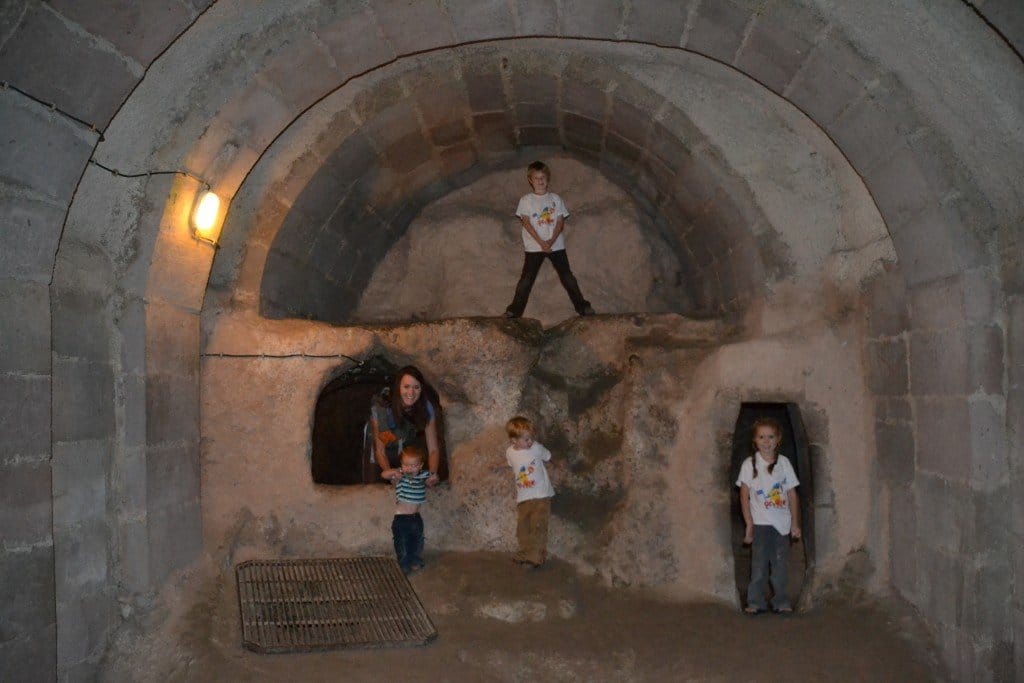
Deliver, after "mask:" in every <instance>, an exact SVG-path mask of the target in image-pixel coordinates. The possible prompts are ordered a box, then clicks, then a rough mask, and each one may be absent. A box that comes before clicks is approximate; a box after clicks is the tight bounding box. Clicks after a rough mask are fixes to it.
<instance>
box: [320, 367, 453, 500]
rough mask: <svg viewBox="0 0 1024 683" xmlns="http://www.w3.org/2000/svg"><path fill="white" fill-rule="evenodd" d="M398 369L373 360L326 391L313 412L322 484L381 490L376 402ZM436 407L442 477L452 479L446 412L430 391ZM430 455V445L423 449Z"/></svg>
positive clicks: (426, 389) (428, 391)
mask: <svg viewBox="0 0 1024 683" xmlns="http://www.w3.org/2000/svg"><path fill="white" fill-rule="evenodd" d="M397 369H398V367H397V366H396V365H395V364H394V363H391V362H390V361H388V360H387V359H386V358H383V357H382V356H372V357H370V358H368V359H367V360H365V361H363V362H361V363H359V364H358V365H356V366H354V367H352V368H350V369H348V370H345V371H344V372H342V373H341V374H340V375H339V376H338V377H336V378H335V379H333V380H332V381H331V382H330V383H328V384H327V386H326V387H324V389H323V391H322V392H320V396H319V397H318V398H317V401H316V407H315V409H314V412H313V432H312V456H311V463H310V464H311V469H312V476H313V482H314V483H316V484H332V485H355V484H381V483H384V480H383V479H381V476H380V473H381V470H380V466H379V465H377V463H376V461H375V460H374V458H373V450H372V449H373V445H372V436H370V432H369V423H368V420H369V417H370V401H371V400H372V398H373V397H374V396H376V395H378V394H380V392H381V391H382V390H383V389H384V388H385V387H388V386H390V384H391V380H392V378H393V377H394V373H395V371H396V370H397ZM424 392H425V393H426V396H427V399H428V400H429V401H430V402H431V403H433V404H434V406H436V413H435V420H437V439H438V447H439V449H440V453H441V462H440V466H439V467H438V475H439V476H440V478H441V481H446V480H447V479H448V456H447V450H446V448H445V438H444V409H443V408H442V407H441V403H440V401H439V400H438V395H437V391H436V390H435V389H434V388H433V387H431V386H430V385H427V386H425V387H424ZM419 445H420V446H421V447H422V448H423V449H424V452H426V443H425V442H424V443H421V444H419Z"/></svg>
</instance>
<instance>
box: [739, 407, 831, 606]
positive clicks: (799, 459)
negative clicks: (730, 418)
mask: <svg viewBox="0 0 1024 683" xmlns="http://www.w3.org/2000/svg"><path fill="white" fill-rule="evenodd" d="M760 418H770V419H773V420H775V421H776V422H777V423H778V424H779V425H780V426H781V427H782V443H781V445H780V446H779V450H778V452H779V454H780V455H784V456H786V458H787V459H788V460H789V461H790V464H791V465H792V466H793V469H794V470H795V472H796V476H797V479H798V480H799V481H800V485H799V486H798V487H797V489H796V491H797V494H798V496H799V501H800V526H801V530H802V532H803V533H802V536H803V538H802V539H801V540H800V541H799V542H795V541H792V542H791V546H790V553H789V562H788V564H787V569H788V572H787V574H788V576H787V582H786V584H787V587H786V593H787V595H788V596H789V599H790V602H791V603H792V604H793V605H794V606H796V605H799V604H800V599H801V596H802V594H803V591H804V587H805V586H807V585H809V584H810V580H811V575H812V572H813V569H814V500H813V491H814V483H813V473H812V472H811V454H810V442H809V440H808V438H807V432H806V430H805V429H804V424H803V420H802V419H801V417H800V409H799V407H798V406H797V405H796V404H795V403H760V402H751V403H743V404H742V405H741V406H740V413H739V416H738V417H737V418H736V426H735V429H734V431H733V438H732V456H731V463H730V467H729V481H728V486H729V491H730V501H731V505H730V506H729V510H730V515H731V522H732V549H733V559H734V567H735V577H736V590H737V591H738V592H739V596H740V602H741V604H742V606H743V607H744V608H746V606H747V587H748V585H749V583H750V567H751V547H750V546H746V545H744V544H743V534H744V523H743V512H742V510H741V508H740V489H739V487H738V486H736V480H737V478H738V477H739V474H740V468H741V467H742V465H743V462H744V461H745V460H746V459H748V458H749V457H750V456H751V455H752V454H753V452H754V448H753V439H754V428H753V425H754V422H755V421H757V420H758V419H760ZM768 594H769V596H770V595H771V586H770V585H769V587H768Z"/></svg>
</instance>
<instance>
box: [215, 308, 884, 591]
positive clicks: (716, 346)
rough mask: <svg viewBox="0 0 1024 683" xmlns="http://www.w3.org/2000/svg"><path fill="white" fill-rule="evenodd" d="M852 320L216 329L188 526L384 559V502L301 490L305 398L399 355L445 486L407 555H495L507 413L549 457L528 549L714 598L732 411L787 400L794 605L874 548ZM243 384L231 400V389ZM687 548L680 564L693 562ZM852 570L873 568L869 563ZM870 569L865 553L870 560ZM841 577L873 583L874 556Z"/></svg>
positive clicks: (866, 432) (723, 551)
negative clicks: (850, 348)
mask: <svg viewBox="0 0 1024 683" xmlns="http://www.w3.org/2000/svg"><path fill="white" fill-rule="evenodd" d="M856 334H857V329H856V325H852V326H851V325H846V326H838V327H828V326H824V325H821V326H818V327H817V328H816V329H808V328H804V329H802V330H801V331H800V332H799V333H795V332H794V333H790V334H786V335H780V336H779V337H778V338H775V339H771V340H750V341H748V340H742V339H736V338H735V337H736V330H735V329H734V328H730V327H729V326H727V325H724V324H722V323H720V322H713V321H705V322H697V321H689V320H687V319H685V318H682V317H679V316H677V315H673V314H663V315H657V316H656V315H649V316H643V315H636V316H600V317H599V318H595V319H586V320H576V321H569V322H566V323H563V324H562V325H559V326H558V327H555V328H551V329H549V330H546V331H545V330H542V329H541V328H540V326H539V325H538V324H537V323H536V322H530V321H526V322H506V321H501V320H498V319H495V320H482V319H479V320H464V319H463V320H452V321H444V322H436V323H416V324H413V325H402V326H398V327H384V328H368V329H363V328H359V329H357V328H331V327H327V326H323V325H317V324H310V323H301V322H291V321H281V322H271V321H258V320H252V319H250V320H248V321H245V320H242V319H238V320H233V321H230V322H228V321H225V323H224V324H223V325H222V326H221V328H220V330H219V331H218V333H217V334H216V335H214V336H213V337H212V338H211V339H210V341H209V343H208V346H207V351H206V352H205V354H204V360H203V385H202V396H203V404H202V414H203V434H204V440H203V443H204V446H203V462H204V465H203V480H202V486H203V491H204V495H205V496H206V497H205V499H204V505H203V514H204V521H203V528H204V531H205V533H206V538H207V541H206V545H207V548H209V549H212V552H213V554H214V559H215V560H216V561H218V562H221V561H229V562H237V561H241V560H244V559H250V558H251V557H254V556H258V555H259V554H260V553H264V554H265V553H267V552H272V553H282V554H284V555H296V556H297V555H302V554H308V553H309V552H310V549H311V548H313V549H315V551H318V552H323V553H328V554H348V553H360V552H373V553H388V552H389V549H390V535H389V532H388V529H389V528H390V527H389V524H390V517H391V515H392V514H393V509H394V507H393V506H394V492H393V491H392V490H391V488H390V487H388V486H386V485H378V486H344V487H339V486H324V485H316V484H314V483H313V482H312V478H311V474H310V448H311V446H310V443H311V432H312V416H313V411H314V407H315V404H316V399H317V397H318V395H319V392H320V391H321V390H322V389H323V387H324V386H326V384H327V383H328V382H329V381H330V379H332V378H333V377H335V376H337V375H338V374H340V373H341V372H343V371H344V370H345V369H346V368H349V367H351V366H352V361H350V360H348V358H346V357H350V358H355V359H359V358H367V357H369V356H372V355H376V354H382V355H384V356H385V357H388V358H391V359H393V361H394V362H396V363H399V364H403V363H406V362H414V363H416V364H417V365H419V367H420V368H421V369H422V370H423V371H424V373H425V374H426V376H427V377H428V380H430V381H432V382H433V383H434V385H435V387H436V388H437V389H438V391H439V394H440V398H441V402H442V405H443V407H444V410H445V420H446V423H447V428H448V431H447V437H448V443H449V451H450V467H451V478H450V482H449V484H447V485H444V486H442V487H440V488H438V489H437V490H435V491H433V492H431V493H430V495H429V501H428V503H427V505H426V507H425V508H424V511H423V514H424V516H425V518H426V523H427V529H428V531H427V538H428V541H427V545H428V549H429V550H472V549H493V550H502V551H510V550H512V549H513V546H514V543H515V540H514V538H515V534H514V525H515V522H514V511H513V510H514V491H513V487H512V482H511V477H510V474H509V472H508V471H507V470H508V467H507V465H506V464H505V462H504V449H505V447H506V446H507V437H506V436H505V434H504V423H505V421H506V420H507V419H508V417H510V416H512V415H514V414H517V413H521V412H525V413H526V414H529V415H531V416H532V417H533V418H534V419H535V420H536V421H537V424H538V426H539V431H540V435H541V438H542V440H543V442H544V443H545V444H546V445H548V447H549V448H550V449H551V450H552V452H553V453H554V460H553V461H552V463H551V468H550V472H551V476H552V480H553V483H554V485H555V488H556V491H557V495H556V498H555V499H554V501H553V513H552V514H553V521H552V531H551V535H552V537H551V543H550V551H551V552H552V554H554V555H555V556H558V557H560V558H561V559H564V560H566V561H568V562H571V563H573V564H575V565H577V566H578V567H579V568H580V569H581V570H583V571H585V572H588V573H597V574H599V575H600V576H602V577H603V578H605V579H606V580H607V581H609V582H610V583H613V584H615V585H643V586H649V587H655V588H657V589H658V590H660V591H662V592H663V593H664V594H666V595H671V596H673V597H676V598H688V599H711V600H716V601H723V602H727V603H736V602H737V600H738V596H737V595H736V591H735V581H734V578H733V573H732V572H733V558H732V546H731V521H732V520H731V514H732V512H731V509H730V503H729V494H730V488H731V486H732V482H731V481H730V480H729V463H730V456H731V448H732V445H731V436H732V429H733V426H734V424H735V419H736V416H737V415H738V413H739V408H740V404H741V402H744V401H750V400H767V401H792V402H795V403H797V404H798V405H800V406H801V409H802V410H803V411H804V413H805V415H806V416H807V423H808V431H809V433H810V435H811V440H812V442H813V445H814V453H815V462H814V475H815V481H816V486H815V487H814V490H813V491H811V490H808V491H806V492H805V495H808V496H812V497H813V499H814V507H815V511H816V520H817V521H816V526H815V529H816V536H815V539H814V540H815V543H816V546H817V548H818V551H817V570H816V574H815V575H814V584H813V586H812V588H811V596H812V597H811V598H810V600H811V602H813V601H814V600H816V599H819V598H820V597H822V596H823V595H827V594H828V593H829V592H830V590H831V589H832V588H834V587H835V586H836V585H837V584H838V583H839V579H840V576H843V572H844V571H845V570H846V567H847V565H848V564H849V563H850V562H851V558H853V557H856V556H857V555H858V553H865V552H866V551H867V550H868V549H869V548H870V549H871V550H876V548H875V546H876V545H877V544H878V541H877V539H876V538H875V537H874V536H873V534H872V526H873V523H874V521H875V520H872V518H871V514H872V509H871V507H870V506H865V505H864V503H863V501H864V499H865V498H866V497H869V496H870V495H871V491H872V472H873V467H874V464H873V458H872V455H873V451H874V444H873V442H872V439H871V433H870V425H871V416H872V406H871V401H870V398H869V391H868V387H867V385H866V384H865V382H864V379H863V377H864V369H863V367H862V363H861V360H860V359H859V358H858V357H856V356H851V355H849V354H846V353H845V352H844V347H845V346H846V345H847V344H849V343H850V341H851V339H854V338H855V335H856ZM240 387H244V391H240V390H239V389H240ZM695 548H699V552H695V551H694V549H695ZM872 557H873V558H875V557H877V556H875V555H872ZM873 561H874V560H873ZM871 569H872V571H873V572H874V574H872V575H861V576H858V577H857V579H858V582H859V583H860V584H861V585H863V586H865V587H866V588H869V589H870V590H874V591H876V592H880V591H881V590H882V589H883V587H884V586H885V585H887V567H886V565H885V563H884V562H882V563H880V564H878V565H877V566H874V567H872V568H871Z"/></svg>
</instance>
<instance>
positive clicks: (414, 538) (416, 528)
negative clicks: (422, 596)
mask: <svg viewBox="0 0 1024 683" xmlns="http://www.w3.org/2000/svg"><path fill="white" fill-rule="evenodd" d="M391 538H392V539H393V540H394V542H395V556H396V557H397V558H398V566H400V567H401V568H402V571H403V572H405V573H406V574H408V573H409V572H410V571H412V569H413V567H421V566H423V557H422V555H423V518H422V517H420V513H418V512H416V513H413V514H411V515H395V518H394V519H393V520H392V521H391Z"/></svg>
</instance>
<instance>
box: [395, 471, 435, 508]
mask: <svg viewBox="0 0 1024 683" xmlns="http://www.w3.org/2000/svg"><path fill="white" fill-rule="evenodd" d="M429 478H430V472H428V471H426V470H423V471H421V472H420V473H419V474H403V475H402V478H401V479H399V480H398V483H397V484H395V495H396V497H397V498H398V502H399V503H412V504H414V505H419V504H420V503H422V502H423V501H425V500H426V499H427V479H429Z"/></svg>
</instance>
